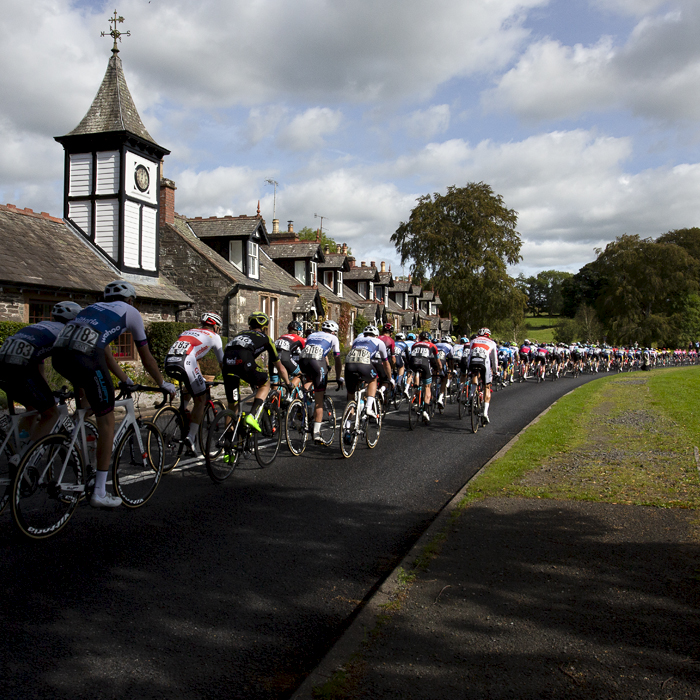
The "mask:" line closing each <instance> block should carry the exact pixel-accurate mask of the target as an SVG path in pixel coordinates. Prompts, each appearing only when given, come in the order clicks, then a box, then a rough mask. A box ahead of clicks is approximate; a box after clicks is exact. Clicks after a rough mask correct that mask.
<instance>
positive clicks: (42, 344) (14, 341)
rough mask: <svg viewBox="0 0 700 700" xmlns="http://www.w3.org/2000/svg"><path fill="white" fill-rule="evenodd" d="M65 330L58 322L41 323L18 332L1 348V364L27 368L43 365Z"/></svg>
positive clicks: (7, 339) (6, 340)
mask: <svg viewBox="0 0 700 700" xmlns="http://www.w3.org/2000/svg"><path fill="white" fill-rule="evenodd" d="M62 330H63V324H62V323H58V322H57V321H41V322H39V323H35V324H34V325H32V326H27V327H26V328H22V329H21V330H19V331H17V333H15V334H14V335H13V336H10V337H9V338H6V339H5V342H4V343H3V344H2V347H1V348H0V362H5V363H6V364H9V365H17V366H20V367H26V366H27V365H38V364H41V363H42V362H43V361H44V359H45V358H46V357H48V356H49V355H50V354H51V352H52V350H53V345H54V343H55V342H56V338H58V336H59V335H60V333H61V331H62Z"/></svg>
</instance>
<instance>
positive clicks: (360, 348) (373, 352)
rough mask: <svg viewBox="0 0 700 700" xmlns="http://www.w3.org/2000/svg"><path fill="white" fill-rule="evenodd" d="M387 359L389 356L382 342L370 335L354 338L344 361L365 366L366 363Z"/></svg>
mask: <svg viewBox="0 0 700 700" xmlns="http://www.w3.org/2000/svg"><path fill="white" fill-rule="evenodd" d="M388 358H389V354H388V352H387V349H386V344H385V343H384V341H383V340H380V339H379V338H374V337H372V336H371V335H361V336H359V337H358V338H355V340H354V342H353V344H352V348H351V350H350V352H349V353H348V356H347V358H346V359H345V361H346V362H358V363H360V364H366V363H367V361H370V362H376V361H383V360H387V359H388Z"/></svg>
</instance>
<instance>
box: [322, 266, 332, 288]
mask: <svg viewBox="0 0 700 700" xmlns="http://www.w3.org/2000/svg"><path fill="white" fill-rule="evenodd" d="M329 276H330V279H329ZM329 281H330V284H329ZM323 284H325V285H326V287H328V289H330V290H331V292H332V291H333V270H324V271H323Z"/></svg>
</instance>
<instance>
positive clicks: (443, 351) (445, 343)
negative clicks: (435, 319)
mask: <svg viewBox="0 0 700 700" xmlns="http://www.w3.org/2000/svg"><path fill="white" fill-rule="evenodd" d="M435 347H436V348H437V351H438V359H439V360H440V373H439V376H440V395H439V396H438V399H437V402H438V404H440V407H441V408H445V389H447V384H448V383H449V381H450V377H451V376H452V343H451V341H450V338H449V337H448V338H443V339H442V340H440V341H438V342H437V343H435Z"/></svg>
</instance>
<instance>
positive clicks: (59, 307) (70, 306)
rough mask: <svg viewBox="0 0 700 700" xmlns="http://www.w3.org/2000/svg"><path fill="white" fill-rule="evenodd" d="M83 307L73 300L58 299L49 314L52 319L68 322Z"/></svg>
mask: <svg viewBox="0 0 700 700" xmlns="http://www.w3.org/2000/svg"><path fill="white" fill-rule="evenodd" d="M82 310H83V307H82V306H80V304H76V303H75V302H74V301H59V302H58V304H56V306H54V307H53V309H51V316H52V317H53V320H54V321H63V323H68V321H72V320H73V319H74V318H75V317H76V316H77V315H78V314H79V313H80V312H81V311H82Z"/></svg>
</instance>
